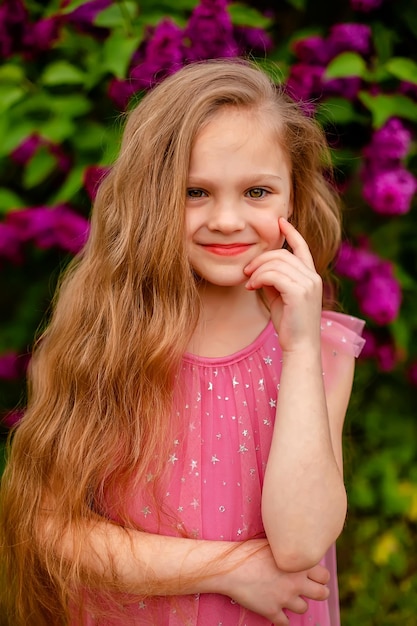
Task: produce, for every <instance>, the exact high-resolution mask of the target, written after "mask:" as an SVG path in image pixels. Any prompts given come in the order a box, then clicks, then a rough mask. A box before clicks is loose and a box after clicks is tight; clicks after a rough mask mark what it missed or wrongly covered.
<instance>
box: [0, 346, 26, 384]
mask: <svg viewBox="0 0 417 626" xmlns="http://www.w3.org/2000/svg"><path fill="white" fill-rule="evenodd" d="M20 374H21V368H20V366H19V357H18V355H17V354H16V352H6V353H5V354H2V355H0V378H1V379H3V380H15V379H16V378H19V376H20Z"/></svg>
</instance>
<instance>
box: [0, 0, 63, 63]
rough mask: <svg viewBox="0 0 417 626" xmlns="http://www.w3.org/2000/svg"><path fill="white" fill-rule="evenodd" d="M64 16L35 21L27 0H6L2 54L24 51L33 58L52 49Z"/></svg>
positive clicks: (1, 9)
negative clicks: (30, 17)
mask: <svg viewBox="0 0 417 626" xmlns="http://www.w3.org/2000/svg"><path fill="white" fill-rule="evenodd" d="M61 24H62V16H60V15H54V16H51V17H47V18H44V19H41V20H39V21H37V22H31V21H30V19H29V15H28V11H27V9H26V7H25V5H24V3H23V0H3V2H2V3H1V6H0V58H3V59H7V58H9V57H11V56H12V55H13V54H16V53H21V54H23V55H24V56H25V57H26V58H33V57H34V56H37V55H38V54H39V53H41V52H44V51H45V50H49V48H50V47H51V46H52V44H53V43H54V42H55V41H56V40H57V38H58V36H59V31H60V27H61Z"/></svg>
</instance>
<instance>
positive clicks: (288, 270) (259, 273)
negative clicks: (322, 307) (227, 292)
mask: <svg viewBox="0 0 417 626" xmlns="http://www.w3.org/2000/svg"><path fill="white" fill-rule="evenodd" d="M265 286H270V287H274V288H275V289H276V290H277V291H279V292H281V293H282V294H284V293H287V294H288V295H290V294H297V293H298V294H300V295H302V296H303V298H307V297H309V296H310V295H313V296H314V294H317V297H319V296H320V298H321V279H320V278H319V277H318V275H317V274H312V273H310V274H309V275H308V274H304V273H303V272H300V271H299V270H298V268H294V267H291V266H289V265H286V264H283V265H280V266H278V267H277V265H276V263H273V262H271V263H267V264H265V265H262V266H261V267H260V268H259V269H258V270H256V271H255V272H254V273H253V274H252V276H251V277H250V279H249V280H248V282H247V283H246V288H247V289H248V290H251V289H260V288H261V287H265ZM320 301H321V299H320Z"/></svg>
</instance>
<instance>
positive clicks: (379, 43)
mask: <svg viewBox="0 0 417 626" xmlns="http://www.w3.org/2000/svg"><path fill="white" fill-rule="evenodd" d="M372 41H373V44H374V47H375V52H376V56H377V57H378V60H379V63H385V62H386V61H388V59H390V58H391V57H392V55H393V49H394V45H395V43H396V42H397V41H398V35H397V33H396V32H395V31H394V30H392V28H389V27H388V26H386V25H385V24H382V23H381V22H375V23H374V24H373V25H372Z"/></svg>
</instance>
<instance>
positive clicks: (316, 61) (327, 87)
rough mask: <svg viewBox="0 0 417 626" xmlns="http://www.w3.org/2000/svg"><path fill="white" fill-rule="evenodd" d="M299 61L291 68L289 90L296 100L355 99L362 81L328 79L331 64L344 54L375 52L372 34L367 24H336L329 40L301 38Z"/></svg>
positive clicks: (297, 51) (297, 46) (296, 48)
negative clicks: (329, 64)
mask: <svg viewBox="0 0 417 626" xmlns="http://www.w3.org/2000/svg"><path fill="white" fill-rule="evenodd" d="M293 51H294V53H295V55H296V57H297V59H298V62H297V63H294V64H293V65H292V67H291V70H290V74H289V77H288V79H287V89H288V92H289V93H290V94H291V96H292V97H293V98H294V99H296V100H303V101H308V100H314V99H317V98H322V97H326V96H335V95H336V96H342V97H344V98H347V99H348V100H354V99H355V98H356V96H357V94H358V92H359V89H360V88H361V85H362V81H361V78H359V77H357V76H349V77H346V78H335V79H327V78H326V77H325V70H326V67H327V65H328V63H329V62H330V61H331V60H332V59H334V58H335V57H336V56H338V55H339V54H340V53H342V52H357V53H358V54H360V55H362V56H363V57H368V56H369V55H370V54H371V52H372V32H371V28H370V27H369V26H368V25H366V24H358V23H343V24H334V25H333V26H332V27H331V29H330V32H329V35H328V36H327V37H322V36H321V35H313V36H310V37H305V38H303V39H298V40H297V41H295V43H294V45H293Z"/></svg>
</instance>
